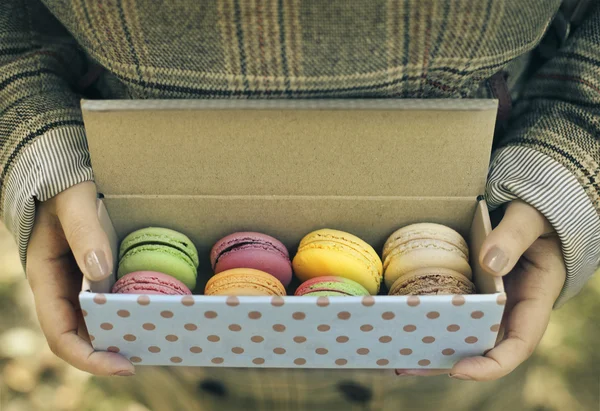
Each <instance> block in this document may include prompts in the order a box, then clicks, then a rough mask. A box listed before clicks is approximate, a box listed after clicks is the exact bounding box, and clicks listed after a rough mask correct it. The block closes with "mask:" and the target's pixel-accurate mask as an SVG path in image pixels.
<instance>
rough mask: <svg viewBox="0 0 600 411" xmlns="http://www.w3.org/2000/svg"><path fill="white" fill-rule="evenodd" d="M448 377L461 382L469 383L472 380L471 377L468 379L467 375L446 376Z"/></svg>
mask: <svg viewBox="0 0 600 411" xmlns="http://www.w3.org/2000/svg"><path fill="white" fill-rule="evenodd" d="M448 377H450V378H455V379H457V380H463V381H470V380H472V378H471V377H469V376H468V375H464V374H448Z"/></svg>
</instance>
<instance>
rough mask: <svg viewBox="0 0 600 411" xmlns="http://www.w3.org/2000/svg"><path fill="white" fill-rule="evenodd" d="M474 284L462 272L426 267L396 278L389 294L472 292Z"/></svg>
mask: <svg viewBox="0 0 600 411" xmlns="http://www.w3.org/2000/svg"><path fill="white" fill-rule="evenodd" d="M473 293H475V285H474V284H473V283H472V282H471V281H469V280H468V279H467V277H465V276H464V275H463V274H461V273H459V272H457V271H454V270H450V269H448V268H436V267H427V268H419V269H416V270H413V271H411V272H409V273H406V274H404V275H403V276H402V277H400V278H398V279H397V280H396V281H395V282H394V284H392V286H391V287H390V291H389V293H388V294H389V295H430V294H431V295H436V294H473Z"/></svg>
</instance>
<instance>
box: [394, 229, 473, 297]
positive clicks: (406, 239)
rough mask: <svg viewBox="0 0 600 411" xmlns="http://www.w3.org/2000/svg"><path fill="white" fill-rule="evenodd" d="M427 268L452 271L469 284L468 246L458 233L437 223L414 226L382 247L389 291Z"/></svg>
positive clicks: (402, 230)
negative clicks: (418, 271) (404, 279)
mask: <svg viewBox="0 0 600 411" xmlns="http://www.w3.org/2000/svg"><path fill="white" fill-rule="evenodd" d="M426 267H442V268H449V269H452V270H454V271H457V272H459V273H461V274H463V275H464V276H465V277H466V278H468V279H469V280H470V279H471V278H472V276H473V274H472V271H471V266H470V265H469V247H468V245H467V242H466V241H465V239H464V238H463V237H462V236H461V235H460V234H459V233H458V232H457V231H455V230H453V229H451V228H450V227H446V226H444V225H441V224H434V223H419V224H411V225H409V226H406V227H403V228H401V229H399V230H397V231H395V232H394V233H393V234H392V235H390V237H389V238H388V239H387V241H386V242H385V245H384V247H383V268H384V279H385V284H386V285H387V286H388V288H389V287H391V286H392V284H394V282H395V281H396V280H397V279H398V278H400V277H401V276H402V275H404V274H406V273H408V272H411V271H413V270H416V269H418V268H426Z"/></svg>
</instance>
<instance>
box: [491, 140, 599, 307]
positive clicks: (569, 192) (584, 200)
mask: <svg viewBox="0 0 600 411" xmlns="http://www.w3.org/2000/svg"><path fill="white" fill-rule="evenodd" d="M516 198H519V199H521V200H523V201H525V202H527V203H528V204H530V205H531V206H533V207H535V208H536V209H537V210H538V211H539V212H541V213H542V214H543V215H544V216H545V217H546V218H547V219H548V221H549V222H550V223H551V224H552V226H553V227H554V230H555V231H556V233H557V234H558V236H559V238H560V240H561V243H562V252H563V258H564V261H565V266H566V268H567V278H566V281H565V284H564V286H563V289H562V291H561V293H560V295H559V296H558V299H557V300H556V302H555V305H554V308H559V307H560V306H562V305H563V304H564V303H565V302H567V301H568V300H569V299H570V298H572V297H574V296H575V295H576V294H578V293H579V292H580V291H581V289H582V288H583V286H584V284H585V283H586V282H587V280H588V279H589V278H590V277H591V276H592V275H593V274H594V271H595V270H596V269H597V267H598V265H600V215H599V214H598V212H597V211H596V209H595V208H594V206H593V205H592V202H591V200H590V199H589V197H588V196H587V194H586V193H585V191H584V189H583V187H581V185H580V184H579V181H578V180H577V179H576V178H575V176H574V175H573V174H572V173H571V172H569V170H567V169H566V168H565V167H564V166H562V165H561V164H560V163H558V162H557V161H555V160H554V159H552V158H550V157H549V156H547V155H545V154H543V153H540V152H539V151H536V150H534V149H532V148H529V147H521V146H507V147H503V148H501V149H499V150H498V151H497V152H496V153H495V155H494V158H493V160H492V163H491V165H490V170H489V175H488V183H487V188H486V200H487V202H488V205H489V207H490V208H491V209H495V208H497V207H499V206H500V205H502V204H503V203H506V202H509V201H511V200H514V199H516Z"/></svg>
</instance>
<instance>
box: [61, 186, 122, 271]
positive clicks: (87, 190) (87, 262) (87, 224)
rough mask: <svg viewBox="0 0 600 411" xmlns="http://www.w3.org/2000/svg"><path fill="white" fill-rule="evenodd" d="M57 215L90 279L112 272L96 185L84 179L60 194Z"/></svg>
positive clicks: (108, 245)
mask: <svg viewBox="0 0 600 411" xmlns="http://www.w3.org/2000/svg"><path fill="white" fill-rule="evenodd" d="M56 215H57V216H58V220H59V221H60V224H61V226H62V228H63V230H64V233H65V237H66V239H67V242H68V243H69V246H70V248H71V250H72V252H73V255H74V256H75V260H76V261H77V265H78V266H79V269H80V270H81V272H82V273H83V274H84V275H85V276H86V278H88V279H89V280H90V281H99V280H102V279H104V278H106V277H108V276H109V275H111V274H112V270H113V267H112V264H113V263H112V258H113V257H112V252H111V249H110V244H109V241H108V236H107V235H106V233H105V232H104V230H103V229H102V226H101V225H100V221H99V220H98V216H97V212H96V186H95V185H94V184H93V183H91V182H87V183H82V184H79V185H77V186H74V187H71V188H70V189H69V190H67V191H65V192H63V193H61V194H60V195H59V196H58V197H57V198H56Z"/></svg>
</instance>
